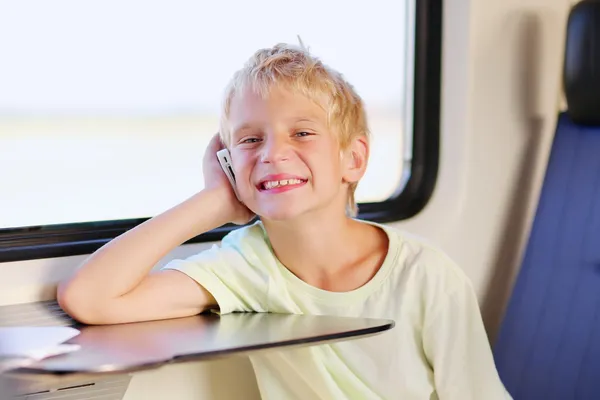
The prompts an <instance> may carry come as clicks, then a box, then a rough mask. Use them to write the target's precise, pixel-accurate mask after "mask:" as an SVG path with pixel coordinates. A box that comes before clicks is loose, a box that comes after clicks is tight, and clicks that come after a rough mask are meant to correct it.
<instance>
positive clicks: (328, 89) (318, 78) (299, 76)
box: [219, 42, 370, 217]
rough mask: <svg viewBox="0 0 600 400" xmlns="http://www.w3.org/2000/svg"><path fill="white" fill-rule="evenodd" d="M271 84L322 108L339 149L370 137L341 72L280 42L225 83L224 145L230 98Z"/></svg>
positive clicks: (352, 207) (351, 211)
mask: <svg viewBox="0 0 600 400" xmlns="http://www.w3.org/2000/svg"><path fill="white" fill-rule="evenodd" d="M301 44H302V42H301ZM274 86H278V87H282V88H285V89H289V90H292V91H294V92H297V93H301V94H303V95H304V96H306V97H308V98H309V99H311V100H313V101H314V102H315V103H316V104H318V105H319V106H320V107H322V108H323V109H324V110H325V112H326V113H327V124H328V126H329V127H330V128H331V129H332V131H333V132H335V134H336V137H337V140H338V141H339V145H340V148H341V149H342V150H345V149H347V148H348V146H349V145H350V143H351V142H352V141H353V139H355V138H357V137H361V136H364V137H366V138H367V140H368V139H369V136H370V133H369V129H368V124H367V117H366V112H365V109H364V105H363V102H362V99H361V98H360V96H358V94H357V93H356V92H355V90H354V88H353V87H352V85H350V83H348V82H347V81H346V80H345V79H344V77H343V76H342V74H340V73H339V72H337V71H335V70H333V69H332V68H330V67H328V66H326V65H325V64H323V63H322V62H321V60H319V59H318V58H316V57H314V56H312V55H311V54H310V53H309V51H308V49H306V48H305V47H304V46H303V45H302V46H301V47H297V46H294V45H289V44H285V43H280V44H277V45H275V46H273V47H272V48H266V49H261V50H258V51H257V52H255V53H254V55H252V57H250V59H249V60H248V61H247V62H246V63H245V65H244V67H243V68H242V69H240V70H239V71H237V72H236V73H235V74H234V75H233V78H232V79H231V81H230V83H229V85H228V86H227V88H226V90H225V96H224V102H223V107H222V108H223V109H222V117H221V127H220V130H219V131H220V133H221V139H222V141H223V143H225V145H226V146H228V147H229V145H230V136H231V133H230V132H229V126H228V123H227V120H228V116H229V112H230V108H231V101H232V99H233V97H234V96H235V95H236V94H238V93H241V92H242V91H243V90H245V89H246V88H249V89H251V90H252V91H253V92H255V93H257V94H259V95H260V96H262V97H263V98H265V97H266V96H268V94H269V91H270V90H271V89H272V88H273V87H274ZM357 185H358V182H353V183H351V184H350V185H349V186H348V200H347V205H346V212H347V214H348V215H349V216H352V217H354V216H356V215H357V212H358V207H357V205H356V200H355V197H354V193H355V191H356V187H357Z"/></svg>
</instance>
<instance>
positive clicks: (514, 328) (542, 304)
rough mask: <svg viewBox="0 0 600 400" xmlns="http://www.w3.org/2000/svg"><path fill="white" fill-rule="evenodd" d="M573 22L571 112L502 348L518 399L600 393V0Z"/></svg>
mask: <svg viewBox="0 0 600 400" xmlns="http://www.w3.org/2000/svg"><path fill="white" fill-rule="evenodd" d="M567 25H568V26H567V41H566V49H565V60H564V72H563V75H564V76H563V83H564V89H565V95H566V100H567V111H565V112H562V113H561V114H560V115H559V118H558V124H557V129H556V132H555V137H554V142H553V145H552V150H551V154H550V159H549V163H548V167H547V170H546V176H545V179H544V182H543V187H542V192H541V196H540V200H539V204H538V209H537V212H536V215H535V219H534V223H533V226H532V231H531V234H530V238H529V242H528V245H527V248H526V251H525V256H524V259H523V264H522V266H521V270H520V272H519V275H518V277H517V280H516V282H515V286H514V289H513V293H512V296H511V299H510V301H509V304H508V307H507V310H506V314H505V316H504V320H503V322H502V326H501V328H500V332H499V335H498V340H497V342H496V344H495V346H494V356H495V359H496V365H497V367H498V371H499V373H500V376H501V378H502V380H503V382H504V384H505V385H506V388H507V389H508V391H509V392H510V394H511V395H512V396H513V398H514V399H515V400H535V399H544V400H554V399H557V400H558V399H560V400H568V399H595V400H596V399H600V1H597V0H596V1H592V0H586V1H582V2H580V3H578V4H577V5H575V6H574V7H573V8H572V10H571V12H570V15H569V21H568V24H567Z"/></svg>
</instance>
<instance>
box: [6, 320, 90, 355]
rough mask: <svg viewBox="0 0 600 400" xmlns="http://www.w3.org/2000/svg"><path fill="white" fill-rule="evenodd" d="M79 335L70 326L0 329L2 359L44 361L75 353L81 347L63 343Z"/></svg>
mask: <svg viewBox="0 0 600 400" xmlns="http://www.w3.org/2000/svg"><path fill="white" fill-rule="evenodd" d="M77 335H79V331H78V330H77V329H75V328H71V327H68V326H44V327H0V358H27V359H33V360H42V359H44V358H46V357H50V356H53V355H58V354H62V353H66V352H71V351H75V350H77V349H78V348H79V346H77V345H72V344H63V343H64V342H66V341H67V340H69V339H72V338H74V337H75V336H77Z"/></svg>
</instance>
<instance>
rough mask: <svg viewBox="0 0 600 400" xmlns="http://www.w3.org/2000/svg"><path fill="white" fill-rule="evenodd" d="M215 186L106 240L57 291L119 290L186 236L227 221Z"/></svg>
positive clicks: (97, 293)
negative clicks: (110, 239)
mask: <svg viewBox="0 0 600 400" xmlns="http://www.w3.org/2000/svg"><path fill="white" fill-rule="evenodd" d="M222 202H223V199H222V198H220V193H219V191H218V190H212V191H211V190H206V191H201V192H199V193H197V194H196V195H194V196H192V197H190V198H189V199H187V200H186V201H184V202H183V203H181V204H179V205H177V206H175V207H173V208H171V209H169V210H167V211H166V212H164V213H162V214H160V215H158V216H156V217H154V218H152V219H150V220H148V221H146V222H144V223H143V224H140V225H139V226H137V227H135V228H133V229H131V230H129V231H128V232H126V233H124V234H122V235H121V236H119V237H118V238H116V239H114V240H112V241H111V242H109V243H107V244H106V245H105V246H103V247H102V248H100V249H99V250H98V251H96V252H95V253H94V254H92V255H91V256H90V257H89V258H88V259H87V260H86V261H85V262H84V264H83V265H82V266H81V267H80V268H79V269H78V270H77V272H76V273H75V274H74V276H73V277H72V278H71V279H70V280H68V281H65V282H63V283H61V285H60V286H59V295H60V294H61V292H62V294H63V295H64V294H65V292H71V294H73V295H76V294H77V293H79V294H85V297H86V298H87V299H89V300H90V301H101V300H102V299H112V298H117V297H119V296H122V295H124V294H126V293H128V292H129V291H131V290H133V289H134V288H136V287H137V286H138V285H139V284H140V282H141V281H142V280H143V279H144V278H145V277H146V276H147V275H148V273H149V272H150V270H151V269H152V268H153V267H154V266H155V265H156V264H157V263H158V262H159V261H160V259H161V258H163V257H164V256H165V255H166V254H167V253H169V252H170V251H171V250H173V249H174V248H175V247H177V246H179V245H180V244H182V243H183V242H185V241H186V240H189V239H191V238H192V237H194V236H197V235H199V234H201V233H204V232H207V231H209V230H211V229H214V228H217V227H219V226H221V225H223V224H225V223H226V222H227V216H226V215H224V212H223V211H222V210H223V207H222Z"/></svg>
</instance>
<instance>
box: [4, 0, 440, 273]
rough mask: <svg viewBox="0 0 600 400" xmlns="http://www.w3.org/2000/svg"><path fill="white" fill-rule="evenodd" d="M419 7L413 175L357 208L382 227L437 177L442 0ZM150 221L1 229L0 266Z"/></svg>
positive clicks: (403, 213)
mask: <svg viewBox="0 0 600 400" xmlns="http://www.w3.org/2000/svg"><path fill="white" fill-rule="evenodd" d="M415 3H416V4H415V7H416V8H415V39H414V40H415V43H414V52H415V54H414V63H415V64H414V85H413V88H414V89H413V140H412V145H413V155H412V165H411V172H410V176H409V178H408V181H407V183H406V185H405V187H404V189H403V190H402V191H401V192H400V193H399V194H397V195H396V196H394V197H391V198H390V199H388V200H385V201H382V202H373V203H361V204H359V215H358V218H360V219H365V220H370V221H374V222H379V223H387V222H394V221H400V220H404V219H408V218H411V217H413V216H415V215H416V214H418V213H419V212H420V211H421V210H422V209H423V208H424V207H425V205H426V204H427V202H428V201H429V199H430V197H431V195H432V193H433V190H434V187H435V183H436V180H437V174H438V164H439V147H440V99H441V61H442V14H443V13H442V6H443V4H442V0H415ZM381 61H382V62H385V60H381ZM374 62H378V60H375V61H374ZM148 219H149V218H139V219H127V220H114V221H97V222H83V223H73V224H57V225H40V226H29V227H19V228H7V229H0V262H10V261H22V260H31V259H41V258H55V257H67V256H75V255H82V254H90V253H92V252H94V251H95V250H97V249H99V248H100V247H101V246H103V245H104V244H106V243H108V242H109V241H110V240H112V239H114V238H115V237H117V236H119V235H121V234H122V233H124V232H126V231H128V230H130V229H132V228H134V227H135V226H137V225H139V224H141V223H143V222H144V221H146V220H148ZM235 228H238V226H235V225H225V226H223V227H220V228H218V229H215V230H212V231H209V232H206V233H204V234H201V235H199V236H196V237H194V238H192V239H191V240H189V241H187V242H185V243H184V244H187V243H198V242H212V241H218V240H220V239H222V238H223V237H224V236H225V235H226V234H227V233H229V232H230V231H231V230H232V229H235Z"/></svg>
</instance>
